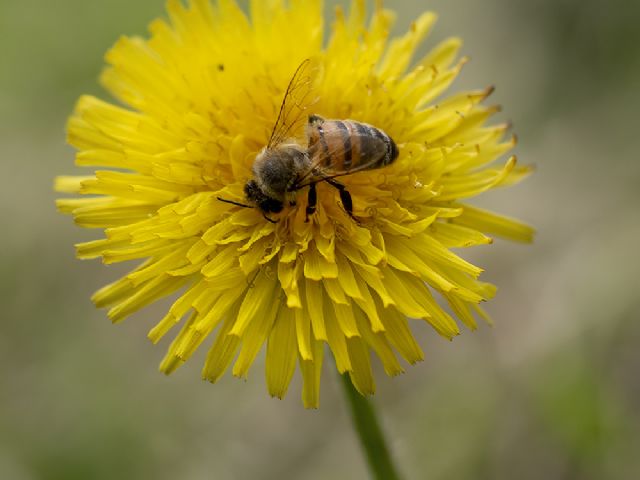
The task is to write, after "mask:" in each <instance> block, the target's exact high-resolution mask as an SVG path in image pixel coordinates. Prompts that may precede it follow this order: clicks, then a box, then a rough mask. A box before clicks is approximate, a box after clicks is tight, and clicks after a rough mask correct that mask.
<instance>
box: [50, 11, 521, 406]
mask: <svg viewBox="0 0 640 480" xmlns="http://www.w3.org/2000/svg"><path fill="white" fill-rule="evenodd" d="M364 3H365V2H364V1H358V0H355V1H353V3H352V6H351V9H350V12H349V14H348V15H346V14H345V13H344V12H343V10H342V9H340V8H338V9H337V10H336V16H335V20H334V22H333V24H332V26H331V28H330V29H329V32H328V38H327V39H326V42H325V39H324V38H323V36H324V35H325V28H324V26H323V7H322V2H321V1H319V0H299V1H291V2H290V4H286V3H285V2H283V1H279V0H275V1H269V2H264V1H261V0H255V1H252V2H251V6H250V14H249V15H248V16H247V15H245V13H243V11H242V10H241V9H240V8H239V7H238V6H237V5H236V3H235V2H234V1H233V0H219V1H218V2H217V3H216V4H215V5H211V4H210V3H209V2H208V1H207V0H193V1H191V2H190V4H189V6H188V7H184V6H183V5H182V4H180V3H179V2H178V1H170V2H169V4H168V11H169V21H168V22H167V21H164V20H156V21H154V22H153V23H152V24H151V26H150V31H151V35H150V38H149V39H142V38H138V37H133V38H128V37H124V38H121V39H120V40H119V41H118V42H117V43H116V45H115V46H114V47H113V48H112V49H111V50H110V51H109V53H108V54H107V56H106V60H107V63H108V64H109V66H108V68H107V69H106V70H105V71H104V74H103V75H102V82H103V85H104V86H105V87H106V88H107V89H108V90H109V92H111V94H113V95H114V96H115V97H116V98H117V100H119V102H120V103H121V104H122V106H120V105H115V104H112V103H108V102H105V101H102V100H99V99H97V98H95V97H91V96H84V97H82V98H80V100H79V101H78V104H77V106H76V110H75V113H74V115H73V116H72V117H71V119H70V120H69V125H68V138H69V142H70V143H71V144H72V145H73V146H74V147H76V148H77V149H78V154H77V157H76V162H77V164H78V165H80V166H83V167H99V168H101V169H100V170H96V171H95V173H93V174H91V175H89V176H70V177H59V178H58V179H57V189H58V190H59V191H62V192H69V193H77V194H78V193H79V194H83V195H84V194H87V195H89V196H86V197H81V198H71V199H61V200H58V207H59V209H60V210H61V211H62V212H64V213H69V214H72V215H73V217H74V219H75V222H76V223H77V224H78V225H80V226H83V227H88V228H98V229H103V230H104V234H105V236H104V238H102V239H100V240H96V241H92V242H87V243H81V244H79V245H77V253H78V257H79V258H83V259H85V258H102V260H103V262H104V263H107V264H110V263H115V262H122V261H126V260H135V261H139V262H140V261H141V263H139V264H138V265H137V267H135V268H134V269H133V270H132V271H131V272H130V273H129V274H128V275H126V276H124V277H123V278H121V279H119V280H117V281H116V282H114V283H112V284H111V285H108V286H106V287H104V288H102V289H101V290H99V291H98V292H97V293H96V294H95V295H94V297H93V301H94V302H95V304H96V305H97V306H98V307H109V308H110V309H109V312H108V315H109V317H110V318H111V319H112V320H113V321H114V322H119V321H122V320H123V319H125V318H126V317H127V316H129V315H130V314H132V313H133V312H135V311H137V310H139V309H141V308H143V307H144V306H146V305H149V304H150V303H153V302H155V301H156V300H158V299H160V298H163V297H165V296H168V295H172V294H177V297H176V298H177V299H176V300H175V302H174V303H173V305H172V306H171V308H170V309H169V311H168V313H167V314H166V316H165V317H164V318H162V319H161V320H160V321H159V322H158V323H157V325H156V326H155V327H154V328H153V329H152V330H151V331H150V332H149V338H150V339H151V340H152V341H153V342H158V341H159V340H160V339H161V338H162V337H163V336H165V335H167V334H169V332H171V334H174V332H175V334H174V335H175V336H174V340H173V343H172V344H171V346H170V347H169V351H168V352H167V354H166V357H165V358H164V360H163V361H162V364H161V367H160V368H161V370H162V371H163V372H165V373H170V372H172V371H174V370H175V369H177V368H178V367H179V366H181V365H182V364H183V363H184V362H185V361H186V360H187V359H188V358H189V357H190V356H191V355H192V354H193V353H194V351H195V350H196V349H197V348H198V347H199V346H200V345H201V344H202V343H205V347H204V348H207V349H208V352H209V353H208V356H207V359H206V363H205V366H204V370H203V377H204V378H206V379H207V380H210V381H212V382H215V381H216V380H217V379H218V378H220V377H221V376H222V375H223V374H224V372H225V371H226V370H227V369H228V368H229V367H230V366H231V365H232V364H233V367H232V371H233V374H234V375H236V376H238V377H246V376H247V374H248V371H249V368H250V366H251V364H252V363H253V361H254V359H255V358H256V355H257V354H258V353H259V351H260V350H261V348H262V346H263V345H264V344H266V378H267V386H268V390H269V393H270V394H271V395H274V396H278V397H282V396H283V395H284V394H285V392H286V390H287V387H288V385H289V383H290V380H291V377H292V375H293V373H294V370H295V368H296V364H298V365H299V367H300V371H301V373H302V377H303V392H302V397H303V402H304V404H305V406H307V407H316V406H317V405H318V402H319V388H320V386H319V382H320V370H321V366H322V361H323V354H324V350H325V344H328V347H329V350H330V351H331V353H332V354H333V357H334V358H335V363H336V366H337V368H338V370H339V371H340V372H341V373H344V372H348V373H349V375H350V376H351V379H352V382H353V384H354V385H355V387H356V388H357V389H358V390H359V391H360V392H361V393H362V394H371V393H373V391H374V379H373V375H372V371H371V365H370V352H371V351H373V352H375V354H376V355H378V357H379V358H380V359H381V361H382V364H383V365H384V369H385V371H386V373H387V374H389V375H396V374H398V373H400V372H402V366H401V364H400V362H399V359H398V355H399V356H400V357H402V358H403V359H404V360H406V361H407V362H408V363H411V364H413V363H415V362H417V361H419V360H421V359H422V358H423V354H422V351H421V349H420V347H419V346H418V345H417V343H416V341H415V340H414V338H413V335H412V333H411V330H410V328H409V323H408V320H407V318H414V319H423V320H425V321H426V322H427V323H428V324H430V325H431V326H432V327H433V328H434V329H435V330H436V331H437V332H438V333H440V334H441V335H442V336H444V337H446V338H452V337H454V336H455V335H458V334H459V327H458V325H457V323H456V321H455V320H454V318H452V316H451V315H450V314H449V313H447V312H446V311H445V309H443V307H442V306H441V303H442V302H440V303H439V301H438V300H437V298H440V299H442V300H443V301H444V302H446V304H448V307H449V310H450V311H451V312H453V313H454V314H455V316H456V317H457V318H458V319H459V320H460V321H462V323H464V324H465V325H466V326H467V327H469V328H471V329H474V328H476V320H475V317H476V316H479V317H482V318H485V319H487V318H488V317H487V316H486V314H485V313H484V312H483V310H481V309H480V307H479V306H478V303H479V302H481V301H484V300H487V299H489V298H491V297H492V296H493V295H494V293H495V287H494V286H493V285H490V284H488V283H484V282H481V281H479V280H478V276H479V275H480V273H481V272H482V270H481V269H480V268H478V267H476V266H475V265H472V264H471V263H469V262H467V261H465V260H464V259H462V258H461V257H460V256H458V255H457V254H456V253H453V252H452V251H451V248H452V247H471V246H474V245H482V244H488V243H491V238H490V237H489V236H487V235H496V236H501V237H506V238H509V239H512V240H516V241H529V240H530V239H531V236H532V231H531V229H530V228H529V227H526V226H524V225H522V224H520V223H518V222H516V221H513V220H510V219H506V218H504V217H501V216H498V215H496V214H493V213H490V212H487V211H484V210H481V209H479V208H476V207H471V206H469V205H467V204H466V203H464V202H466V200H467V199H468V198H470V197H473V196H475V195H478V194H479V193H482V192H484V191H486V190H489V189H491V188H494V187H497V186H503V185H511V184H514V183H516V182H518V181H519V180H521V179H522V178H523V177H524V176H525V175H526V174H527V173H528V172H529V170H528V169H527V168H526V167H519V166H516V161H515V158H514V157H511V158H509V159H507V160H506V161H502V162H501V163H500V164H499V165H498V166H492V165H493V162H494V161H495V160H497V159H499V157H501V156H502V155H503V154H505V152H507V151H508V150H510V149H511V148H512V147H513V146H514V143H515V140H514V138H513V137H511V136H508V135H507V133H506V131H507V126H505V125H486V121H487V119H488V118H489V117H490V116H491V115H492V114H493V113H494V112H495V111H496V110H497V109H496V107H492V106H484V105H483V104H482V101H483V100H484V99H485V98H486V97H487V96H488V95H489V94H490V92H491V89H486V90H480V91H473V92H464V93H460V94H455V95H453V96H449V97H442V94H443V93H444V92H445V90H446V89H447V88H448V87H449V85H450V84H451V83H452V82H453V80H454V79H455V78H456V76H457V74H458V73H459V72H460V69H461V68H462V65H463V64H464V63H465V59H464V58H463V59H460V60H456V57H457V54H458V50H459V48H460V44H461V42H460V41H459V40H458V39H456V38H452V39H449V40H445V41H444V42H442V43H441V44H439V45H437V46H436V47H435V48H434V49H433V50H432V51H431V52H430V53H429V54H427V55H426V56H425V57H423V58H418V59H416V58H414V52H415V50H416V48H417V47H418V46H419V44H420V43H421V41H422V40H423V38H424V37H425V35H426V34H427V32H428V31H429V29H430V27H431V25H432V24H433V22H434V20H435V16H434V15H433V14H431V13H425V14H423V15H421V16H420V17H419V18H418V19H417V20H416V21H415V22H413V23H412V25H411V28H410V30H409V31H408V32H407V33H406V34H405V35H403V36H401V37H399V38H393V39H389V38H388V37H389V30H390V29H391V25H392V23H393V20H394V14H393V12H392V11H389V10H386V9H384V8H382V7H381V6H380V5H378V6H377V7H376V8H375V11H374V12H373V15H372V16H371V19H370V20H369V21H367V20H366V17H367V15H366V12H365V6H364ZM305 59H314V62H315V63H316V64H317V65H318V66H319V72H320V73H319V74H318V77H317V81H316V83H315V84H314V86H313V95H314V101H313V102H310V104H309V107H308V108H309V111H308V113H313V114H317V115H321V116H322V117H325V118H328V119H352V120H355V121H358V122H364V123H367V124H370V125H373V126H375V127H376V128H378V129H380V130H381V131H383V132H385V133H386V134H387V135H388V136H389V137H391V138H392V139H393V140H395V143H396V144H397V145H398V150H399V156H398V158H397V160H395V161H394V162H393V163H392V164H391V165H388V166H385V167H383V168H375V169H370V170H363V171H360V172H356V173H352V174H350V175H344V176H342V177H340V182H341V184H342V185H344V188H345V189H346V190H347V191H348V192H349V193H350V195H351V198H352V203H353V218H352V217H351V216H350V215H349V213H348V212H347V210H346V209H345V205H344V203H345V202H344V199H342V197H341V196H340V193H341V192H340V191H339V189H337V188H335V187H334V186H333V185H331V184H329V183H328V182H325V181H320V182H318V183H317V184H316V187H317V206H316V210H315V212H313V213H312V214H311V215H309V218H308V221H306V220H307V218H306V217H307V209H306V207H307V206H308V198H309V194H308V191H309V188H310V187H308V186H307V187H304V188H300V189H298V190H296V191H295V192H293V195H294V196H295V199H294V200H295V205H289V204H288V203H286V204H284V206H283V209H282V211H281V212H279V213H276V214H274V215H273V218H272V219H271V220H274V222H272V221H268V220H270V219H269V218H265V215H263V212H261V211H260V209H259V208H242V207H240V206H238V205H234V204H232V203H229V202H227V201H221V199H222V200H225V199H227V200H231V201H234V202H236V203H245V204H246V203H247V199H246V198H245V193H244V187H245V184H246V183H247V181H248V180H251V179H252V177H253V173H252V166H253V164H254V161H255V159H256V156H257V155H258V154H259V153H260V152H261V150H262V149H263V148H264V147H265V145H267V143H268V141H269V138H270V134H271V131H272V128H273V126H274V123H275V122H276V118H277V117H278V113H279V108H280V105H281V101H282V99H283V96H284V93H285V89H286V88H287V85H288V83H289V81H290V79H291V77H292V75H293V72H294V71H296V68H297V67H298V66H299V65H300V64H301V63H303V62H304V61H305ZM301 149H303V150H304V145H302V146H301ZM250 206H251V205H250Z"/></svg>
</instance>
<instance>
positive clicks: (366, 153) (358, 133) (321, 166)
mask: <svg viewBox="0 0 640 480" xmlns="http://www.w3.org/2000/svg"><path fill="white" fill-rule="evenodd" d="M315 71H317V68H316V67H315V66H314V63H313V62H312V61H311V60H310V59H306V60H304V61H303V62H302V63H301V64H300V66H298V68H297V69H296V71H295V73H294V74H293V77H292V78H291V81H290V82H289V85H288V87H287V90H286V92H285V95H284V99H283V100H282V104H281V106H280V111H279V113H278V118H277V120H276V123H275V125H274V126H273V130H272V132H271V137H270V138H269V142H268V143H267V146H266V147H264V148H263V149H262V151H260V153H258V155H257V156H256V158H255V160H254V163H253V166H252V173H253V178H252V179H250V180H249V181H247V183H246V184H245V186H244V194H245V197H246V199H247V201H248V203H250V205H246V204H243V203H239V202H235V201H232V200H227V199H223V198H220V197H218V200H220V201H223V202H227V203H231V204H233V205H237V206H240V207H245V208H258V209H259V210H260V211H261V212H262V215H263V216H264V218H265V219H267V220H268V221H270V222H273V223H276V220H273V219H272V218H271V217H270V216H269V214H277V213H280V212H281V211H282V210H283V208H284V205H285V203H289V205H291V206H293V205H295V204H296V202H295V197H296V194H297V192H298V190H301V189H303V188H306V187H309V191H308V194H307V207H306V212H305V213H306V220H305V221H307V222H308V221H309V216H311V215H313V214H314V213H315V211H316V206H317V201H318V195H317V190H316V185H317V184H318V183H319V182H327V183H328V184H329V185H331V186H333V187H334V188H336V189H337V190H338V192H339V194H340V200H341V202H342V207H343V208H344V210H345V212H346V213H347V214H348V215H349V216H350V217H351V218H353V219H354V220H356V219H355V217H354V215H353V201H352V199H351V194H350V193H349V191H348V190H347V188H346V186H345V185H344V184H342V183H340V182H339V181H337V180H336V177H341V176H345V175H351V174H353V173H356V172H361V171H363V170H374V169H378V168H383V167H386V166H387V165H390V164H391V163H393V161H394V160H395V159H396V158H398V147H397V146H396V144H395V142H394V141H393V140H392V139H391V137H390V136H389V135H387V134H386V133H385V132H383V131H382V130H380V129H379V128H376V127H374V126H372V125H369V124H366V123H362V122H357V121H355V120H328V119H324V118H322V117H320V116H319V115H315V114H311V115H308V116H307V115H305V113H306V111H307V110H308V109H309V108H310V105H311V104H312V103H313V102H312V100H311V99H310V96H311V89H312V84H313V82H314V76H315ZM305 117H306V119H305ZM305 120H306V128H305V136H306V139H305V140H306V146H303V145H301V144H300V142H298V141H296V140H295V139H294V138H293V135H295V133H296V131H297V130H298V128H299V127H301V126H302V123H304V122H305Z"/></svg>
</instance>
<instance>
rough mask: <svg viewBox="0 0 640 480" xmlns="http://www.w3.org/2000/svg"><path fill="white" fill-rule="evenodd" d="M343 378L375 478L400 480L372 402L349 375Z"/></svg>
mask: <svg viewBox="0 0 640 480" xmlns="http://www.w3.org/2000/svg"><path fill="white" fill-rule="evenodd" d="M341 376H342V387H343V390H344V394H345V396H346V397H347V400H348V402H349V407H350V410H351V418H352V420H353V426H354V427H355V429H356V432H358V438H359V440H360V444H361V446H362V449H363V450H364V453H365V455H366V456H367V462H368V463H369V468H370V469H371V473H372V475H373V478H375V479H377V480H399V479H400V477H399V476H398V474H397V472H396V468H395V467H394V465H393V462H392V461H391V455H390V454H389V449H388V448H387V445H386V443H385V439H384V435H383V433H382V430H381V428H380V424H379V423H378V418H377V417H376V412H375V410H374V409H373V405H372V404H371V402H370V401H369V400H368V399H366V398H365V397H363V396H362V395H360V394H359V393H358V391H357V390H356V389H355V388H354V386H353V384H352V383H351V378H349V375H341Z"/></svg>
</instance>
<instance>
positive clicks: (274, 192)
mask: <svg viewBox="0 0 640 480" xmlns="http://www.w3.org/2000/svg"><path fill="white" fill-rule="evenodd" d="M308 164H309V160H308V157H307V154H306V153H305V152H304V151H302V150H301V149H300V147H298V146H297V145H282V146H279V147H277V148H274V149H265V150H263V151H262V152H260V154H258V156H257V157H256V160H255V162H254V164H253V177H254V179H255V183H256V185H257V186H258V188H259V189H260V190H261V191H262V193H263V194H264V195H266V196H268V197H271V198H273V199H277V200H280V201H283V200H284V199H285V196H286V193H287V191H288V190H289V188H290V187H291V186H292V185H293V184H294V183H295V181H296V179H297V178H298V174H299V173H300V172H301V171H302V170H303V169H304V168H305V167H306V166H307V165H308Z"/></svg>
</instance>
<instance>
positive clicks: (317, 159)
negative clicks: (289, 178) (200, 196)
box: [296, 134, 387, 188]
mask: <svg viewBox="0 0 640 480" xmlns="http://www.w3.org/2000/svg"><path fill="white" fill-rule="evenodd" d="M356 135H357V134H356ZM368 142H369V149H368V150H369V152H367V154H365V156H363V157H361V158H360V159H359V160H358V162H357V163H356V165H355V166H353V167H350V168H345V167H344V166H343V165H340V166H338V165H337V162H336V161H335V160H336V159H344V158H347V156H350V155H351V154H353V153H354V152H353V148H352V143H350V142H349V143H345V142H331V143H332V144H333V145H334V146H333V147H331V148H329V150H328V151H325V150H324V149H323V148H322V147H320V146H319V145H312V146H311V147H310V148H309V156H310V157H311V164H310V166H309V168H308V169H307V170H306V171H305V172H304V173H303V174H302V175H300V177H299V179H298V182H297V184H296V188H302V187H305V186H307V185H311V184H312V183H317V182H321V181H322V180H326V179H328V178H329V179H330V178H336V177H343V176H345V175H351V174H353V173H357V172H361V171H363V170H371V169H373V168H376V167H377V166H378V164H379V162H380V158H381V157H382V156H384V152H385V151H386V148H387V146H386V144H385V143H384V142H383V141H382V140H380V139H378V138H371V137H369V138H368ZM360 153H361V154H362V153H363V152H360ZM339 163H340V164H343V163H344V162H339Z"/></svg>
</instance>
